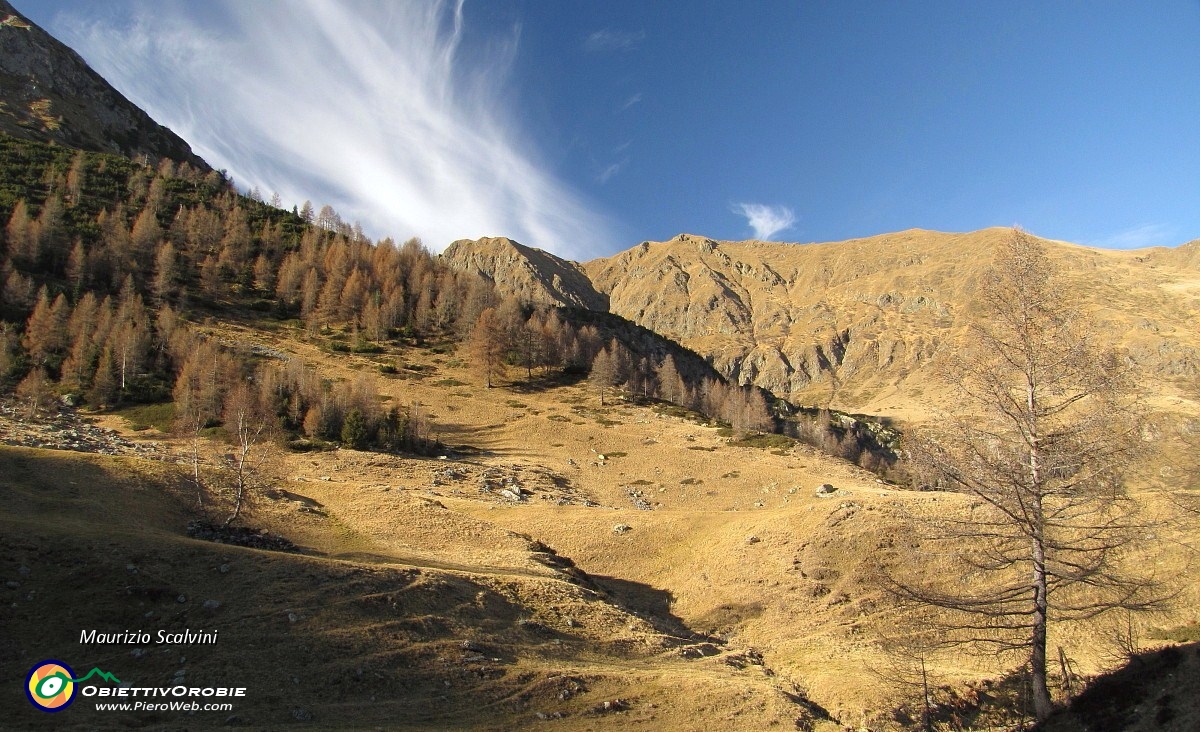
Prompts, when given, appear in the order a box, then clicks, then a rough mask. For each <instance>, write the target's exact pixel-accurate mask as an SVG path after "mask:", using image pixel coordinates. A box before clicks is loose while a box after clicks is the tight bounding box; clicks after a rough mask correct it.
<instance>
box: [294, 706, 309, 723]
mask: <svg viewBox="0 0 1200 732" xmlns="http://www.w3.org/2000/svg"><path fill="white" fill-rule="evenodd" d="M292 717H293V718H294V719H295V720H296V721H297V722H311V721H312V712H310V711H308V710H307V709H305V708H304V707H296V708H295V709H293V710H292Z"/></svg>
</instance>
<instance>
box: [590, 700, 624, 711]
mask: <svg viewBox="0 0 1200 732" xmlns="http://www.w3.org/2000/svg"><path fill="white" fill-rule="evenodd" d="M628 709H629V702H627V701H625V700H624V699H613V700H612V701H605V702H601V703H600V704H597V705H596V706H594V707H592V710H591V711H592V714H611V713H613V712H624V711H626V710H628Z"/></svg>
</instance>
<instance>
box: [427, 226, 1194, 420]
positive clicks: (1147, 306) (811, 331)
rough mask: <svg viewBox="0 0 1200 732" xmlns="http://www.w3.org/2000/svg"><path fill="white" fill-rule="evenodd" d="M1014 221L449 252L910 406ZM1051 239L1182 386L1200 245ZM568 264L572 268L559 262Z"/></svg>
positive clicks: (965, 319)
mask: <svg viewBox="0 0 1200 732" xmlns="http://www.w3.org/2000/svg"><path fill="white" fill-rule="evenodd" d="M1008 234H1009V232H1008V230H1007V229H985V230H983V231H977V232H971V233H966V234H944V233H938V232H931V231H920V230H912V231H905V232H899V233H895V234H886V235H882V236H876V237H870V238H866V239H856V240H851V241H845V242H834V243H826V244H805V245H794V244H793V245H787V244H776V243H766V242H756V241H746V242H723V241H714V240H712V239H707V238H704V237H699V236H693V235H687V234H685V235H680V236H678V237H676V238H674V239H672V240H670V241H666V242H653V243H652V242H644V243H642V244H640V245H638V246H636V247H634V248H632V249H630V250H628V251H625V252H622V253H620V254H618V255H616V256H613V257H609V258H606V259H597V260H593V261H591V262H587V263H585V264H582V265H576V264H574V263H571V262H566V261H564V260H560V259H557V258H554V257H552V256H551V255H547V254H545V253H543V252H537V251H536V250H530V249H527V248H525V247H520V246H519V245H512V243H511V242H507V240H493V239H489V240H482V241H481V242H468V241H461V242H456V243H455V244H454V245H453V246H452V247H451V249H450V250H447V257H448V258H449V259H450V260H451V261H452V262H453V263H455V264H456V266H462V267H464V268H471V269H474V270H475V271H478V272H482V273H484V274H486V275H488V276H490V277H492V278H493V279H495V280H496V281H497V283H498V285H499V286H500V287H501V289H502V290H504V291H505V292H507V293H508V294H515V295H518V296H521V297H524V298H525V299H527V300H529V301H532V302H545V303H556V304H562V303H569V304H575V305H580V304H583V306H584V307H589V308H592V309H601V308H604V307H606V308H607V309H608V310H609V311H610V312H612V313H615V314H617V315H621V316H623V317H625V318H627V319H629V320H631V321H633V322H635V323H637V324H638V325H641V326H644V327H646V328H648V329H650V330H653V331H655V332H657V333H660V334H661V335H664V336H666V337H668V338H671V339H673V340H676V341H678V342H679V343H681V344H683V345H684V346H686V347H688V348H691V349H692V350H695V351H696V352H698V353H700V354H701V355H703V356H705V357H706V358H707V359H708V360H709V361H710V362H711V363H712V364H713V366H714V367H716V369H717V370H718V371H720V372H721V373H722V374H724V375H725V376H727V377H728V378H730V379H732V380H733V381H736V382H740V383H754V384H758V385H759V386H762V387H765V388H767V389H770V390H771V391H773V392H775V393H777V394H780V395H786V396H788V397H790V398H791V399H792V400H793V401H797V402H800V403H806V404H818V405H825V404H829V405H831V406H834V407H838V408H842V409H849V410H859V411H864V412H871V413H877V414H891V415H895V416H901V417H904V416H910V415H911V416H919V415H920V414H922V413H924V414H927V413H928V410H929V409H930V408H932V407H933V406H936V405H938V404H939V403H940V402H941V400H942V399H943V398H944V395H945V394H946V393H947V392H946V389H945V387H944V385H942V384H940V383H939V382H938V381H937V380H936V379H935V378H934V376H935V375H936V373H937V372H938V371H939V370H940V369H939V368H938V364H939V362H940V361H941V360H942V359H943V358H944V357H945V354H947V353H948V352H950V351H951V350H953V349H954V348H955V347H956V344H958V343H959V342H961V339H962V338H963V337H964V335H965V333H966V330H967V327H968V323H969V321H970V317H969V316H970V315H971V312H970V311H971V307H972V302H973V299H974V294H975V291H976V289H977V287H978V283H979V282H980V281H981V279H980V278H981V275H982V273H983V271H984V270H985V269H986V268H987V267H988V266H989V265H990V263H991V260H992V256H993V252H994V251H995V248H996V246H997V245H998V244H999V243H1000V242H1001V241H1003V240H1004V238H1005V237H1007V236H1008ZM506 242H507V243H506ZM1047 245H1048V247H1049V248H1050V251H1051V254H1052V256H1053V257H1054V258H1055V259H1056V260H1057V261H1058V262H1059V264H1060V266H1061V267H1062V269H1063V271H1064V275H1065V289H1066V291H1065V292H1064V293H1063V295H1064V298H1072V299H1074V300H1075V301H1076V302H1078V304H1079V307H1080V308H1082V309H1084V310H1086V311H1088V313H1089V314H1090V315H1091V316H1092V318H1093V319H1094V320H1095V321H1097V322H1098V324H1099V327H1100V328H1101V330H1102V332H1103V333H1104V334H1105V337H1106V338H1109V339H1110V340H1111V341H1112V342H1113V343H1114V344H1116V345H1118V346H1119V347H1121V348H1122V349H1123V350H1124V353H1125V354H1126V356H1127V357H1128V358H1129V359H1130V360H1132V361H1134V362H1136V363H1138V364H1139V366H1141V367H1142V368H1143V370H1144V371H1145V372H1146V373H1148V374H1150V375H1152V376H1153V378H1155V379H1156V380H1160V381H1161V383H1163V384H1167V385H1171V384H1174V385H1175V386H1171V387H1169V388H1176V387H1179V388H1182V387H1183V386H1185V385H1186V384H1187V383H1188V382H1189V381H1190V380H1194V379H1195V377H1196V375H1197V372H1198V369H1200V334H1198V333H1197V332H1196V329H1195V327H1194V319H1195V314H1196V313H1197V312H1200V271H1198V269H1197V264H1198V262H1197V257H1196V249H1195V245H1194V244H1191V245H1185V246H1183V247H1179V248H1177V249H1163V248H1158V249H1148V250H1141V251H1109V250H1097V249H1089V248H1085V247H1079V246H1075V245H1071V244H1066V243H1062V242H1048V243H1047ZM531 255H532V256H531ZM547 261H548V262H551V263H552V266H551V267H549V268H547V267H546V266H545V265H544V264H543V262H547ZM564 272H566V273H570V277H569V278H564V277H563V276H562V274H558V275H557V277H556V274H555V273H564ZM576 275H578V276H579V278H580V279H576ZM585 276H586V277H585ZM568 280H569V281H568ZM585 303H592V304H585Z"/></svg>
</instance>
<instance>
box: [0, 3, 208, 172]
mask: <svg viewBox="0 0 1200 732" xmlns="http://www.w3.org/2000/svg"><path fill="white" fill-rule="evenodd" d="M0 132H3V133H5V134H9V135H13V136H14V137H19V138H21V139H27V140H37V141H40V142H51V143H55V144H59V145H64V146H66V147H73V148H79V149H81V150H89V151H93V152H106V153H114V154H118V155H124V156H126V157H130V158H138V157H142V156H145V157H146V158H148V160H149V162H150V163H152V164H153V163H155V162H157V161H158V160H159V159H161V158H170V159H172V160H176V161H186V162H188V163H189V164H191V165H192V166H194V167H197V168H200V169H201V170H209V169H210V168H209V166H208V164H207V163H205V162H204V161H203V160H201V159H200V158H199V157H198V156H196V154H195V153H193V152H192V149H191V147H189V146H188V144H187V143H186V142H184V141H183V139H182V138H180V137H179V136H178V135H176V134H175V133H174V132H172V131H171V130H169V129H167V128H166V127H163V126H162V125H160V124H158V123H156V122H155V121H154V120H152V119H151V118H150V116H149V115H147V114H146V113H145V112H143V111H142V110H141V109H139V108H138V107H136V106H135V105H134V104H133V103H132V102H130V101H129V100H128V99H126V98H125V97H124V96H122V95H121V93H120V92H118V91H117V90H116V89H114V88H112V87H111V86H110V85H109V84H108V82H106V81H105V80H104V79H103V78H102V77H101V76H100V75H99V74H97V73H96V72H95V71H93V70H92V69H91V68H90V67H89V66H88V65H87V63H86V62H85V61H84V60H83V59H82V58H80V56H79V54H77V53H75V52H74V51H72V50H71V49H69V48H67V47H66V46H64V45H63V44H61V43H59V42H58V41H57V40H55V39H54V38H53V37H52V36H51V35H50V34H48V33H46V32H45V31H44V30H42V29H41V28H39V27H37V26H36V25H34V24H33V23H32V22H30V21H29V20H28V19H26V18H24V17H23V16H22V15H20V14H19V13H18V12H17V11H16V9H14V8H13V7H12V5H10V4H9V3H8V2H6V1H5V0H0Z"/></svg>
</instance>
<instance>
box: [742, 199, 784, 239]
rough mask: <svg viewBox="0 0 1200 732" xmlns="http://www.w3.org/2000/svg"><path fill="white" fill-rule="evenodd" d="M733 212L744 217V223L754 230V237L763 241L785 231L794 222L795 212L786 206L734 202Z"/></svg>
mask: <svg viewBox="0 0 1200 732" xmlns="http://www.w3.org/2000/svg"><path fill="white" fill-rule="evenodd" d="M733 212H734V213H736V214H738V215H739V216H744V217H746V223H748V224H750V228H751V229H753V230H754V238H755V239H761V240H764V241H766V240H770V239H771V237H773V236H775V235H776V234H778V233H779V232H781V231H787V230H788V229H790V228H792V226H793V225H794V224H795V223H796V214H795V213H794V212H793V211H792V210H791V209H790V208H788V207H787V206H768V205H766V204H762V203H735V204H733Z"/></svg>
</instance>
